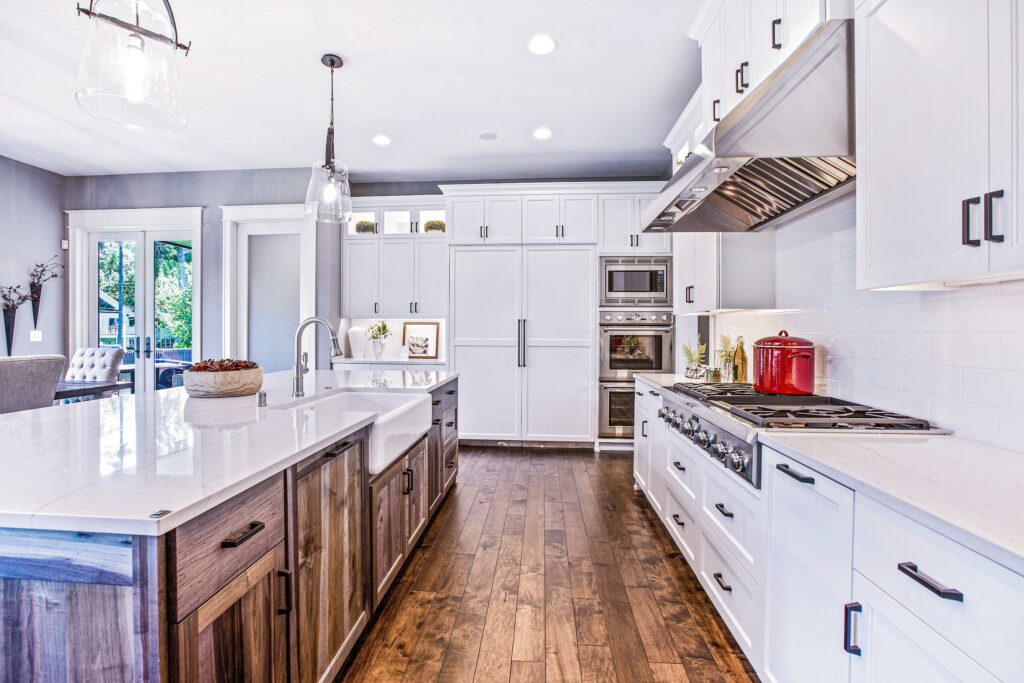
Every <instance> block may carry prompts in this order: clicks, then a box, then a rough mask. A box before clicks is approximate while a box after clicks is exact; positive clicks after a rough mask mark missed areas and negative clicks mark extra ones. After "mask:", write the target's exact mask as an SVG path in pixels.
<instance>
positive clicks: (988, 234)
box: [985, 190, 1005, 242]
mask: <svg viewBox="0 0 1024 683" xmlns="http://www.w3.org/2000/svg"><path fill="white" fill-rule="evenodd" d="M1002 197H1003V191H1002V190H993V191H992V192H986V193H985V239H986V240H988V241H989V242H1002V241H1003V240H1004V239H1005V238H1004V237H1003V235H996V234H995V233H994V232H993V230H992V224H993V219H992V200H993V199H1002Z"/></svg>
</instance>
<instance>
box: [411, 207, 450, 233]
mask: <svg viewBox="0 0 1024 683" xmlns="http://www.w3.org/2000/svg"><path fill="white" fill-rule="evenodd" d="M416 232H417V233H420V234H422V235H424V236H426V237H444V236H445V235H447V234H448V221H447V216H446V214H445V209H444V204H440V205H438V206H417V207H416Z"/></svg>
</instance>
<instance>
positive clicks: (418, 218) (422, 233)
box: [378, 201, 447, 239]
mask: <svg viewBox="0 0 1024 683" xmlns="http://www.w3.org/2000/svg"><path fill="white" fill-rule="evenodd" d="M378 212H379V215H380V230H379V231H378V232H379V233H380V236H381V238H383V239H389V238H399V239H401V238H407V237H410V236H414V237H417V238H433V237H437V238H444V237H445V235H446V231H447V216H446V212H445V207H444V203H442V202H425V201H420V202H416V203H414V204H406V205H394V206H381V207H380V208H379V209H378ZM431 221H434V222H439V223H440V224H441V225H444V226H445V228H444V229H441V230H437V229H433V230H431V231H429V232H428V231H427V223H428V222H431ZM430 227H431V228H436V227H437V226H436V225H431V226H430Z"/></svg>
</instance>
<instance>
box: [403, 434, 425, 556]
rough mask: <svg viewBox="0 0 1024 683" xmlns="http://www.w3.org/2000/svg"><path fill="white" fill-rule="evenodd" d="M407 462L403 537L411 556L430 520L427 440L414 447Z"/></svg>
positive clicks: (406, 550) (407, 552)
mask: <svg viewBox="0 0 1024 683" xmlns="http://www.w3.org/2000/svg"><path fill="white" fill-rule="evenodd" d="M403 460H404V461H405V470H404V471H405V472H406V474H405V479H406V481H405V484H404V488H403V489H402V498H403V500H402V536H403V539H404V541H405V553H406V555H409V554H410V553H412V551H413V549H414V548H415V547H416V542H417V541H419V540H420V536H421V535H422V534H423V530H424V529H426V528H427V520H428V519H429V518H430V509H429V508H430V504H429V498H428V496H429V490H428V480H427V439H426V438H423V439H420V442H419V443H417V444H416V445H415V446H413V447H412V448H411V449H410V450H409V453H408V454H407V455H406V456H405V458H403Z"/></svg>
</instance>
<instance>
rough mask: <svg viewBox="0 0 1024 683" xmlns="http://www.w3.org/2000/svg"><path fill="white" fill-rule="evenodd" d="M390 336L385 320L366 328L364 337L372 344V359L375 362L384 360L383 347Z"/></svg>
mask: <svg viewBox="0 0 1024 683" xmlns="http://www.w3.org/2000/svg"><path fill="white" fill-rule="evenodd" d="M392 334H393V333H392V332H391V328H390V327H388V321H387V320H378V321H377V322H375V323H372V324H371V325H370V326H369V327H367V328H366V336H367V337H369V338H370V341H371V342H373V357H374V358H376V359H377V360H381V359H383V358H384V345H385V344H386V343H387V340H388V338H389V337H390V336H391V335H392Z"/></svg>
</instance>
